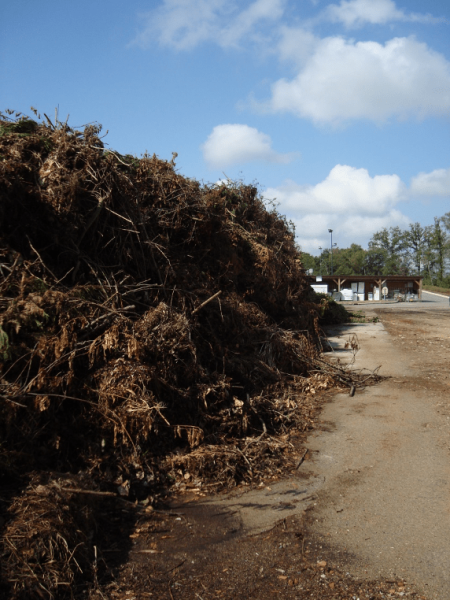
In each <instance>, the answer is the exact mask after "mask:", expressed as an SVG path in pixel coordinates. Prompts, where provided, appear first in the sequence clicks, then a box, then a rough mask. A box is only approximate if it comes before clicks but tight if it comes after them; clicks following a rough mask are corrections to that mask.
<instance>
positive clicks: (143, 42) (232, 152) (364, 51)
mask: <svg viewBox="0 0 450 600" xmlns="http://www.w3.org/2000/svg"><path fill="white" fill-rule="evenodd" d="M0 81H1V83H0V109H6V108H11V109H15V110H20V111H23V112H25V113H27V114H30V106H34V107H36V108H37V109H38V111H40V113H41V114H42V113H44V112H45V113H47V114H48V115H49V116H53V115H54V111H55V107H57V106H58V107H59V117H60V119H61V120H64V119H65V118H66V116H67V115H68V114H69V115H70V118H69V124H70V125H72V126H82V125H83V124H86V123H88V122H92V121H97V122H99V123H101V124H102V125H103V127H104V131H106V130H108V131H109V133H108V135H107V137H106V138H105V139H104V142H106V143H107V144H109V146H110V147H111V148H114V149H116V150H118V151H119V152H121V153H130V154H134V155H137V156H140V155H141V154H143V153H144V152H145V151H148V152H149V153H151V154H153V153H155V154H157V155H158V156H159V157H160V158H163V159H171V158H172V152H177V153H178V158H177V169H178V170H179V172H180V173H182V174H184V175H186V176H188V177H193V178H195V179H199V180H201V181H204V182H205V183H214V182H217V181H218V180H221V179H226V178H229V179H232V180H236V179H239V180H243V181H244V182H246V183H254V182H258V184H259V187H260V190H261V192H262V193H263V194H264V196H265V197H267V198H276V201H277V202H278V210H279V211H280V212H281V213H282V214H285V215H286V216H287V217H288V218H289V219H291V220H292V221H294V223H295V225H296V232H297V239H298V242H299V244H300V245H301V247H302V248H303V249H304V250H305V251H307V252H311V253H313V254H317V253H318V247H319V246H322V247H326V246H328V245H329V241H330V238H329V234H328V229H329V228H331V229H333V241H335V242H337V243H338V245H339V246H340V247H347V246H349V245H350V244H351V243H358V244H361V245H362V246H363V247H367V243H368V241H369V239H370V238H371V236H372V234H373V233H374V232H375V231H378V230H379V229H381V228H382V227H390V226H395V225H399V226H400V227H402V228H406V227H408V224H409V223H411V222H415V221H419V222H420V223H422V225H427V224H430V223H432V222H433V217H434V216H440V215H442V214H444V213H446V212H448V211H450V203H449V199H450V147H449V141H450V135H449V134H450V2H449V1H448V0H427V1H425V0H408V2H406V1H405V2H401V1H400V0H399V1H398V2H394V0H336V1H335V2H329V1H328V0H296V1H295V0H247V1H244V0H242V1H240V0H237V1H232V0H129V1H128V2H119V1H118V0H108V2H106V1H104V2H102V1H100V0H89V2H88V1H86V0H78V1H77V2H68V1H66V0H58V1H56V0H41V1H39V2H37V1H36V0H15V2H14V3H9V4H5V5H4V6H3V7H2V18H1V20H0Z"/></svg>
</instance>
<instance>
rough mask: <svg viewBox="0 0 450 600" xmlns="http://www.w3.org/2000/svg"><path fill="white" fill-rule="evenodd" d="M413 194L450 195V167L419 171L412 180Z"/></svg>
mask: <svg viewBox="0 0 450 600" xmlns="http://www.w3.org/2000/svg"><path fill="white" fill-rule="evenodd" d="M410 193H411V195H412V196H429V197H430V196H447V197H449V196H450V168H449V169H436V170H435V171H432V172H431V173H419V174H418V175H416V177H413V178H412V180H411V186H410Z"/></svg>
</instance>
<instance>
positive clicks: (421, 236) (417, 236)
mask: <svg viewBox="0 0 450 600" xmlns="http://www.w3.org/2000/svg"><path fill="white" fill-rule="evenodd" d="M426 237H427V236H426V230H425V228H424V227H422V225H421V224H420V223H411V224H410V225H409V230H406V231H404V232H403V239H404V242H405V250H406V253H407V255H408V258H409V260H410V261H411V262H412V263H413V265H414V270H415V272H416V273H417V274H418V275H420V273H421V270H422V266H423V263H424V252H425V247H426V242H427V239H426Z"/></svg>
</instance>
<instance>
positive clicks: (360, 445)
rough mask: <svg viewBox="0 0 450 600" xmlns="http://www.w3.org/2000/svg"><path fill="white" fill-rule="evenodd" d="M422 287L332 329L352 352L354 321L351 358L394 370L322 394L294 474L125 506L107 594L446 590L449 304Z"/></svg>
mask: <svg viewBox="0 0 450 600" xmlns="http://www.w3.org/2000/svg"><path fill="white" fill-rule="evenodd" d="M426 298H428V299H431V300H430V302H426V301H425V302H423V303H422V304H413V305H390V306H389V305H386V306H385V307H382V308H380V307H375V306H366V307H365V308H364V309H363V310H365V311H366V312H367V313H368V315H370V316H375V315H377V316H378V318H379V320H380V322H379V323H375V324H369V325H355V326H350V329H349V330H340V331H338V330H334V331H330V339H331V340H332V342H333V340H334V342H335V343H333V344H332V345H334V346H335V350H334V356H335V357H339V358H340V360H343V361H345V360H346V359H348V358H349V356H350V355H349V353H348V350H344V347H343V342H344V341H345V340H346V339H348V336H349V335H353V333H355V331H356V333H357V336H358V339H359V343H360V350H359V352H358V353H357V355H356V356H357V360H356V363H355V368H362V367H367V368H370V369H373V368H375V367H377V366H379V365H381V369H380V373H381V374H385V375H386V376H387V377H388V378H387V379H386V380H385V381H383V382H382V383H381V384H379V385H377V386H374V387H370V388H366V390H365V391H363V392H361V393H360V392H358V393H357V394H356V395H355V396H354V397H350V396H349V395H347V394H345V395H344V394H340V395H337V396H334V397H333V398H331V399H329V401H328V402H327V403H326V404H325V408H324V411H323V414H322V426H321V430H320V431H317V432H316V433H315V434H314V436H312V437H310V439H308V440H307V441H306V446H307V447H308V449H309V452H308V454H307V455H306V456H305V457H304V461H303V463H302V464H301V466H300V467H299V469H298V471H297V473H296V474H294V475H291V476H290V477H289V478H288V479H285V480H281V481H268V482H266V484H265V485H264V486H259V488H258V489H256V490H251V491H249V489H248V488H245V487H243V488H241V489H238V490H235V491H234V492H233V493H232V494H228V495H222V496H218V497H214V498H211V497H209V498H201V497H199V496H198V495H195V494H194V493H193V494H192V495H191V496H188V495H184V496H180V497H178V498H176V499H174V500H173V502H172V504H171V505H170V506H167V507H166V508H165V509H163V510H160V511H155V510H146V509H142V508H141V509H137V508H134V507H130V508H127V507H125V508H124V510H125V511H128V513H129V515H130V528H129V531H127V532H126V534H127V539H126V542H125V543H123V542H121V543H118V542H117V541H114V538H113V537H112V538H111V547H110V550H109V552H110V554H109V557H108V562H109V564H111V563H110V561H111V556H114V557H116V558H117V570H116V571H115V575H114V577H113V578H112V579H111V580H110V583H109V585H108V586H107V588H105V587H103V588H102V589H103V594H104V590H105V589H107V590H108V597H110V598H121V599H122V598H123V599H127V600H132V599H135V600H141V599H144V598H161V599H165V598H167V599H169V600H178V599H181V598H183V599H191V598H192V599H193V600H194V599H200V600H207V599H212V598H227V599H233V598H236V599H237V598H254V599H255V600H266V599H269V598H286V599H291V598H292V599H294V598H298V599H306V598H312V599H313V600H315V599H319V598H320V599H321V598H324V599H335V600H343V599H345V600H347V599H352V600H356V599H357V598H359V599H361V600H362V599H367V598H373V599H375V598H383V597H385V598H386V597H402V596H405V597H408V596H410V597H414V598H426V599H437V600H445V599H446V598H448V597H450V578H449V577H450V576H449V573H448V569H447V566H448V564H449V562H450V542H449V540H450V535H449V534H450V516H449V515H450V511H449V502H448V491H449V486H450V461H449V448H450V444H449V439H448V427H449V426H450V401H449V385H450V377H449V371H448V357H449V354H450V310H449V308H448V305H447V303H446V302H445V301H443V300H442V299H439V298H437V297H432V296H428V295H427V296H426ZM355 308H356V307H355ZM357 308H358V310H359V309H361V307H360V306H359V307H357ZM333 336H334V337H333ZM299 462H300V461H299ZM100 561H101V557H99V562H100ZM100 597H105V596H104V595H102V596H100V594H99V598H100Z"/></svg>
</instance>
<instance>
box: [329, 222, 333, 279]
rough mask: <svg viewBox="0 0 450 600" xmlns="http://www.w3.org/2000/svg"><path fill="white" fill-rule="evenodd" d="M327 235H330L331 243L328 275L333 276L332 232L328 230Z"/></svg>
mask: <svg viewBox="0 0 450 600" xmlns="http://www.w3.org/2000/svg"><path fill="white" fill-rule="evenodd" d="M328 233H329V234H330V235H331V241H330V264H331V267H330V274H331V275H333V230H332V229H329V230H328Z"/></svg>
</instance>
